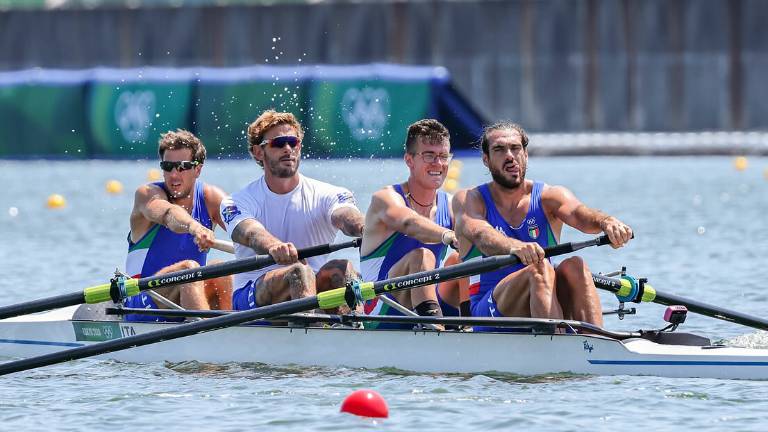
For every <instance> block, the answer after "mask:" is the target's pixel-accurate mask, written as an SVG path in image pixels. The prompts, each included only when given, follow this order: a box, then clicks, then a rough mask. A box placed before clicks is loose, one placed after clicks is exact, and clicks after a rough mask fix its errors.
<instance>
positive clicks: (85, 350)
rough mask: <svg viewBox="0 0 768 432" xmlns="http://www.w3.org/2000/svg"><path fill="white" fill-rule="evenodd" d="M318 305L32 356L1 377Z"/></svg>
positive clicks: (313, 301) (312, 301)
mask: <svg viewBox="0 0 768 432" xmlns="http://www.w3.org/2000/svg"><path fill="white" fill-rule="evenodd" d="M317 306H318V304H317V296H315V297H307V298H303V299H298V300H292V301H290V302H285V303H278V304H274V305H269V306H264V307H260V308H258V309H251V310H247V311H243V312H237V313H232V314H229V315H223V316H219V317H216V318H210V319H205V320H201V321H195V322H192V323H186V324H183V325H177V326H173V327H169V328H167V329H162V330H155V331H151V332H148V333H143V334H138V335H135V336H129V337H126V338H121V339H113V340H110V341H106V342H101V343H97V344H93V345H84V346H81V347H77V348H73V349H69V350H65V351H59V352H55V353H51V354H45V355H41V356H38V357H31V358H28V359H23V360H17V361H12V362H9V363H4V364H0V375H7V374H10V373H14V372H21V371H25V370H29V369H34V368H38V367H43V366H50V365H54V364H57V363H62V362H66V361H70V360H77V359H82V358H86V357H93V356H97V355H101V354H107V353H111V352H115V351H121V350H124V349H127V348H133V347H140V346H144V345H149V344H153V343H156V342H162V341H168V340H173V339H178V338H181V337H185V336H191V335H194V334H197V333H204V332H208V331H211V330H217V329H223V328H226V327H233V326H236V325H238V324H243V323H246V322H248V321H254V320H257V319H260V318H268V317H273V316H276V315H285V314H292V313H297V312H302V311H305V310H310V309H316V308H317Z"/></svg>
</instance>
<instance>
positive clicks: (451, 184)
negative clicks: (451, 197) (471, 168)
mask: <svg viewBox="0 0 768 432" xmlns="http://www.w3.org/2000/svg"><path fill="white" fill-rule="evenodd" d="M458 188H459V182H457V181H456V180H454V179H452V178H449V179H445V183H443V190H445V191H446V192H449V193H453V192H455V191H456V189H458Z"/></svg>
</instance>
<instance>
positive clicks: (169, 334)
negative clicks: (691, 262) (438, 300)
mask: <svg viewBox="0 0 768 432" xmlns="http://www.w3.org/2000/svg"><path fill="white" fill-rule="evenodd" d="M604 237H605V236H601V237H599V238H596V239H593V240H588V241H585V242H578V243H566V244H563V245H558V246H554V247H551V248H547V249H545V252H546V254H547V256H554V255H559V254H564V253H568V252H573V251H576V250H579V249H582V248H585V247H588V246H597V245H601V244H606V241H607V240H606V239H605V238H604ZM517 262H519V259H518V258H517V257H516V256H503V257H488V258H483V259H481V260H480V261H479V262H475V261H471V262H466V263H463V264H458V265H455V266H450V267H446V268H444V269H437V270H432V271H427V272H420V273H417V274H415V275H411V276H403V277H400V278H395V279H390V280H385V281H380V282H376V283H371V282H368V283H364V284H361V286H362V285H366V288H365V289H364V291H365V294H366V297H365V298H366V299H372V298H373V297H374V296H375V295H374V294H372V293H373V291H376V289H373V287H377V288H378V290H379V291H378V292H376V294H382V293H383V292H386V291H395V290H402V289H407V288H414V287H417V286H423V285H430V284H432V283H434V282H435V281H437V279H438V278H439V279H440V280H447V279H456V278H460V277H466V276H470V275H473V274H478V273H482V272H484V271H490V270H494V269H497V268H501V267H504V266H508V265H511V264H515V263H517ZM457 268H458V269H457ZM430 273H432V274H438V275H440V276H438V278H433V277H430V275H429V274H430ZM409 278H410V279H413V282H408V281H407V279H409ZM348 290H349V288H336V289H334V290H331V291H326V292H323V293H320V294H318V295H316V296H313V297H306V298H302V299H296V300H291V301H288V302H284V303H278V304H273V305H269V306H264V307H260V308H256V309H251V310H247V311H242V312H237V313H232V314H228V315H224V316H219V317H215V318H210V319H206V320H202V321H196V322H193V323H186V324H181V325H177V326H173V327H169V328H167V329H162V330H156V331H152V332H149V333H144V334H139V335H135V336H129V337H125V338H121V339H114V340H111V341H107V342H102V343H98V344H93V345H86V346H82V347H78V348H73V349H70V350H65V351H59V352H55V353H51V354H46V355H42V356H38V357H32V358H29V359H24V360H18V361H12V362H9V363H4V364H1V365H0V375H6V374H9V373H14V372H20V371H24V370H28V369H33V368H37V367H43V366H49V365H53V364H56V363H61V362H65V361H69V360H76V359H81V358H85V357H92V356H96V355H100V354H106V353H110V352H115V351H120V350H124V349H128V348H133V347H139V346H143V345H149V344H152V343H155V342H162V341H167V340H172V339H178V338H181V337H185V336H191V335H194V334H197V333H203V332H207V331H211V330H217V329H222V328H226V327H232V326H236V325H238V324H243V323H246V322H249V321H254V320H257V319H262V318H267V319H268V318H273V317H275V316H278V315H287V314H292V313H297V312H304V311H307V310H311V309H317V308H323V309H325V308H333V307H337V306H340V305H342V304H343V303H344V301H345V293H346V291H348ZM321 303H322V306H321Z"/></svg>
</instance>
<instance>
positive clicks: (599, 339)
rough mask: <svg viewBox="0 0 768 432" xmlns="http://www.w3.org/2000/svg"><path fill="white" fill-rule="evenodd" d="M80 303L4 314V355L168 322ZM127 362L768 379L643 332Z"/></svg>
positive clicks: (301, 331) (312, 339)
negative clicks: (90, 309) (97, 312)
mask: <svg viewBox="0 0 768 432" xmlns="http://www.w3.org/2000/svg"><path fill="white" fill-rule="evenodd" d="M72 311H73V309H72V308H67V309H62V310H59V311H54V312H50V313H45V314H38V315H28V316H24V317H17V318H13V319H8V320H3V321H0V356H3V357H6V358H19V357H23V358H26V357H32V356H37V355H42V354H48V353H52V352H56V351H61V350H64V349H70V348H74V347H78V346H83V345H87V344H93V343H98V341H103V340H109V339H114V338H119V337H123V336H129V335H133V334H141V333H146V332H150V331H153V330H157V329H159V328H163V327H165V326H172V325H176V324H168V323H126V322H118V321H90V320H70V319H69V317H71V316H72ZM100 358H110V359H117V360H122V361H128V362H140V363H144V362H160V361H170V362H181V361H193V360H194V361H200V362H206V363H207V362H210V363H228V362H258V363H265V364H271V365H286V364H295V365H302V366H328V367H337V366H346V367H355V368H370V369H376V368H384V367H388V368H389V367H394V368H398V369H403V370H408V371H414V372H425V373H482V372H490V371H494V372H504V373H512V374H519V375H540V374H550V373H576V374H590V375H653V376H663V377H706V378H726V379H731V378H733V379H768V350H758V349H746V348H727V347H698V346H681V345H661V344H657V343H654V342H651V341H648V340H644V339H628V340H624V341H618V340H614V339H611V338H607V337H603V336H591V335H577V334H555V335H534V334H530V333H462V332H439V333H438V332H432V331H424V332H422V331H398V330H355V329H348V328H344V329H331V328H306V329H305V328H298V329H297V328H287V327H267V326H239V327H233V328H227V329H223V330H217V331H214V332H208V333H202V334H198V335H195V336H189V337H185V338H181V339H175V340H170V341H164V342H159V343H156V344H152V345H147V346H142V347H138V348H132V349H128V350H123V351H119V352H115V353H111V354H105V355H103V356H100Z"/></svg>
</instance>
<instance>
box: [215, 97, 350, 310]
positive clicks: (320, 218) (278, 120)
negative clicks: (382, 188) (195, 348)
mask: <svg viewBox="0 0 768 432" xmlns="http://www.w3.org/2000/svg"><path fill="white" fill-rule="evenodd" d="M303 137H304V131H303V129H302V127H301V124H299V122H298V121H297V120H296V117H294V116H293V114H290V113H278V112H275V111H273V110H268V111H265V112H264V113H263V114H261V115H260V116H259V117H258V118H257V119H256V120H255V121H254V122H253V123H251V125H250V126H249V127H248V143H249V151H250V154H251V156H253V158H254V159H255V160H256V162H257V163H258V164H259V165H261V166H262V167H263V168H264V176H263V177H261V178H259V179H257V180H255V181H253V182H252V183H250V184H249V185H247V186H246V187H245V188H243V189H241V190H240V191H238V192H236V193H234V194H232V196H230V197H227V198H225V199H224V200H223V201H222V203H221V216H222V220H223V221H224V223H225V224H226V226H227V232H228V233H229V235H230V236H231V238H232V241H233V242H235V256H236V257H237V259H242V258H247V257H250V256H254V255H256V254H264V253H268V254H269V255H271V256H272V257H273V258H274V259H275V262H276V263H277V265H273V266H270V267H267V268H264V269H259V270H254V271H251V272H247V273H241V274H238V275H235V283H234V288H235V291H234V293H233V298H232V305H233V307H234V309H235V310H245V309H253V308H257V307H260V306H266V305H270V304H274V303H280V302H283V301H287V300H292V299H298V298H302V297H310V296H314V295H315V294H317V293H318V292H322V291H325V290H329V289H333V288H338V287H340V286H343V285H344V284H345V283H346V281H348V280H350V279H352V278H354V277H356V276H357V272H356V271H355V269H354V268H353V267H352V264H351V263H350V262H349V261H347V260H339V259H335V260H330V261H328V259H327V255H323V256H318V257H312V258H308V259H307V260H306V263H304V262H300V261H299V260H298V252H297V249H302V248H306V247H310V246H316V245H319V244H325V243H331V242H333V239H334V238H335V237H336V233H337V232H338V231H339V230H341V231H342V232H343V233H344V234H345V235H348V236H352V237H359V236H360V235H361V234H362V231H363V220H364V218H363V215H362V214H361V213H360V211H359V210H358V209H357V206H356V204H355V198H354V196H353V195H352V193H351V192H350V191H349V190H347V189H345V188H342V187H338V186H333V185H330V184H328V183H324V182H321V181H318V180H314V179H311V178H309V177H306V176H303V175H301V174H299V172H298V170H299V162H300V160H301V140H302V138H303Z"/></svg>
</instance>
